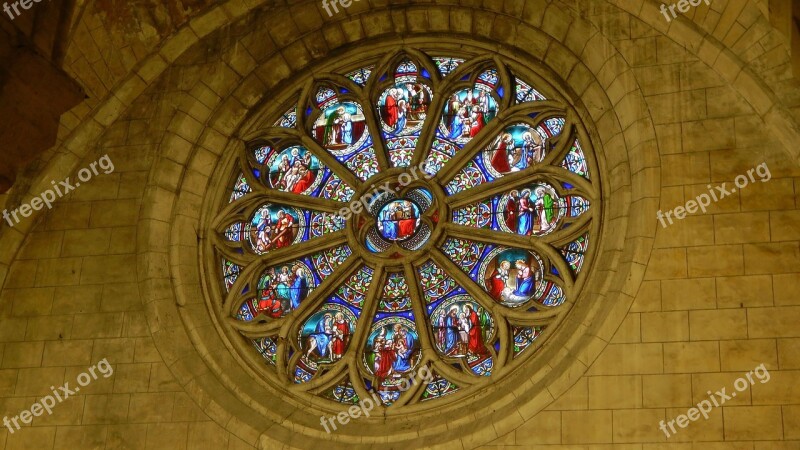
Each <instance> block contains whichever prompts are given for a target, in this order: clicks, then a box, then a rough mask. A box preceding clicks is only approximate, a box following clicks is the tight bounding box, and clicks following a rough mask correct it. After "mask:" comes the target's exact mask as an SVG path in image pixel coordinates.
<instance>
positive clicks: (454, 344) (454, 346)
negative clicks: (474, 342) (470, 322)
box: [444, 306, 458, 355]
mask: <svg viewBox="0 0 800 450" xmlns="http://www.w3.org/2000/svg"><path fill="white" fill-rule="evenodd" d="M457 314H458V306H453V307H452V308H450V313H449V314H448V315H447V317H445V318H444V333H445V336H444V353H445V355H451V354H453V353H455V351H456V350H458V315H457Z"/></svg>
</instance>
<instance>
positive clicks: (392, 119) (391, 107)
mask: <svg viewBox="0 0 800 450" xmlns="http://www.w3.org/2000/svg"><path fill="white" fill-rule="evenodd" d="M396 93H397V90H396V89H394V88H392V89H389V95H387V96H386V125H388V126H389V127H394V126H395V124H396V123H397V115H398V114H397V98H395V95H396Z"/></svg>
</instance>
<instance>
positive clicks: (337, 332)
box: [331, 313, 350, 360]
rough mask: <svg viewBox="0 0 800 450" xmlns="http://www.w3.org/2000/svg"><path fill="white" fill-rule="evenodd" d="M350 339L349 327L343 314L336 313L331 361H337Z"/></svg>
mask: <svg viewBox="0 0 800 450" xmlns="http://www.w3.org/2000/svg"><path fill="white" fill-rule="evenodd" d="M349 339H350V325H349V324H348V323H347V321H345V319H344V314H342V313H336V322H335V323H334V324H333V339H332V340H331V359H332V360H338V359H341V358H342V355H344V351H345V350H347V342H348V340H349Z"/></svg>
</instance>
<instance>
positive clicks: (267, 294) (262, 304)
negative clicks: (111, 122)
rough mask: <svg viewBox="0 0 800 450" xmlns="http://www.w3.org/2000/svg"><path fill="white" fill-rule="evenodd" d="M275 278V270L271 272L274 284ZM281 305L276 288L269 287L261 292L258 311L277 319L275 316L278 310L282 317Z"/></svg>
mask: <svg viewBox="0 0 800 450" xmlns="http://www.w3.org/2000/svg"><path fill="white" fill-rule="evenodd" d="M275 278H276V276H275V271H274V270H273V271H271V272H270V279H271V280H273V283H274V280H275ZM280 303H281V302H280V300H279V299H278V298H277V296H276V286H274V285H270V286H267V289H264V290H262V291H261V297H260V298H259V300H258V311H259V312H264V313H265V314H267V315H269V316H272V317H275V316H274V314H275V311H276V310H277V312H278V317H280Z"/></svg>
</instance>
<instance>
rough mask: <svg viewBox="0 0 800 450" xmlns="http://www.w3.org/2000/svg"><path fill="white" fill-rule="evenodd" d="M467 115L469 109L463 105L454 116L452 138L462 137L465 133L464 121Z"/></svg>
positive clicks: (451, 126)
mask: <svg viewBox="0 0 800 450" xmlns="http://www.w3.org/2000/svg"><path fill="white" fill-rule="evenodd" d="M466 117H467V110H466V109H465V108H464V107H463V106H462V107H461V108H460V109H459V110H458V111H457V112H456V114H455V115H454V116H453V121H452V123H451V124H450V135H449V136H448V138H450V139H454V140H455V139H460V138H461V136H463V135H464V122H465V120H464V119H466Z"/></svg>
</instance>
